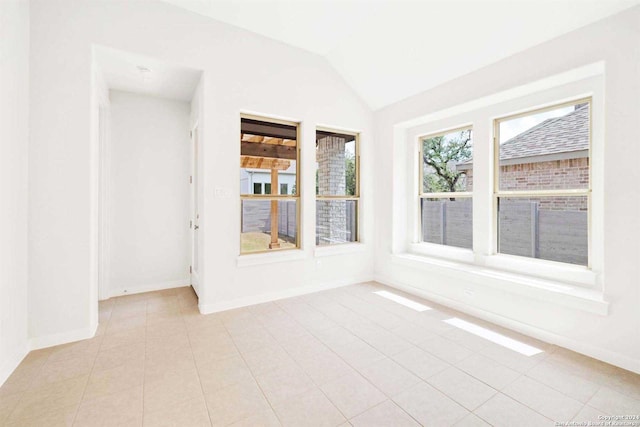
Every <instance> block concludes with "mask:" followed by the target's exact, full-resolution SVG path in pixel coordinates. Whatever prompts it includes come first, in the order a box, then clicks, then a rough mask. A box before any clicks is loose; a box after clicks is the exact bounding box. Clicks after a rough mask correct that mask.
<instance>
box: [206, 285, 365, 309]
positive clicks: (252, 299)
mask: <svg viewBox="0 0 640 427" xmlns="http://www.w3.org/2000/svg"><path fill="white" fill-rule="evenodd" d="M371 280H372V279H371V276H362V277H357V278H352V279H340V280H334V281H331V282H325V283H322V284H319V285H311V286H301V287H299V288H290V289H285V290H282V291H277V292H268V293H265V294H260V295H252V296H248V297H243V298H236V299H233V300H230V301H221V302H216V303H211V304H206V303H202V302H200V303H199V304H198V308H199V309H200V313H202V314H211V313H217V312H219V311H226V310H232V309H234V308H241V307H247V306H249V305H255V304H262V303H265V302H271V301H276V300H280V299H284V298H292V297H297V296H300V295H306V294H311V293H314V292H320V291H326V290H327V289H334V288H339V287H341V286H348V285H355V284H356V283H362V282H370V281H371Z"/></svg>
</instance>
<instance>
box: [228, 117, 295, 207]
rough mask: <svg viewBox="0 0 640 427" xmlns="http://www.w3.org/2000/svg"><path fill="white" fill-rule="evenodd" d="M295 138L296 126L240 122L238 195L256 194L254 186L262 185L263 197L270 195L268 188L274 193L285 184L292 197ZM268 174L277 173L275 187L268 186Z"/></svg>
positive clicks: (293, 188) (243, 120) (256, 121)
mask: <svg viewBox="0 0 640 427" xmlns="http://www.w3.org/2000/svg"><path fill="white" fill-rule="evenodd" d="M296 138H297V128H296V126H292V125H283V124H277V123H270V122H265V121H260V120H250V119H242V120H241V134H240V194H260V193H256V192H255V190H254V185H255V183H261V184H264V194H271V186H272V185H275V188H274V189H278V188H280V184H286V185H287V187H288V188H289V191H290V192H291V193H294V192H295V189H296V174H297V170H296V162H297V159H298V148H297V139H296ZM272 173H277V178H278V182H277V184H276V183H275V182H272V181H273V180H272V176H273V175H272ZM252 191H253V193H252ZM294 194H295V193H294Z"/></svg>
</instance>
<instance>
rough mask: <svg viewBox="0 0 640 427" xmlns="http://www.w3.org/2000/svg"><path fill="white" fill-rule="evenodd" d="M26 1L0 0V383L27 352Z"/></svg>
mask: <svg viewBox="0 0 640 427" xmlns="http://www.w3.org/2000/svg"><path fill="white" fill-rule="evenodd" d="M28 76H29V3H28V2H27V1H12V0H10V1H2V2H0V206H1V209H0V385H2V383H3V382H4V381H5V380H6V378H7V377H8V376H9V374H10V373H11V372H12V371H13V369H14V368H15V367H16V366H17V365H18V363H20V361H21V360H22V358H23V357H24V356H25V355H26V354H27V351H28V346H27V343H28V341H27V338H28V336H27V188H28V187H27V151H28V142H29V141H28V138H29V128H28V113H29V107H28V102H29V90H28V89H29V86H28V83H29V79H28Z"/></svg>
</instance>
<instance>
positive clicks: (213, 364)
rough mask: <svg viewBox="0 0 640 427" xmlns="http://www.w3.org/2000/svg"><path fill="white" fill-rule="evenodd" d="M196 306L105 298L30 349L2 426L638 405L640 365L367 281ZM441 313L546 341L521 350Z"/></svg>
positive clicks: (325, 419)
mask: <svg viewBox="0 0 640 427" xmlns="http://www.w3.org/2000/svg"><path fill="white" fill-rule="evenodd" d="M381 289H386V290H388V291H390V292H393V293H396V294H400V295H404V296H405V297H408V298H410V299H412V300H414V301H418V302H421V303H423V304H426V305H428V306H430V307H432V310H428V311H423V312H418V311H414V310H413V309H411V308H407V307H405V306H403V305H400V304H398V303H397V302H393V301H390V300H388V299H385V298H382V297H381V296H379V295H376V294H374V293H373V292H374V291H378V290H381ZM196 305H197V300H196V297H195V295H194V294H193V291H192V290H191V288H179V289H172V290H168V291H161V292H151V293H147V294H139V295H130V296H126V297H120V298H113V299H111V300H108V301H104V302H102V303H100V328H99V330H98V333H97V336H96V337H95V338H93V339H90V340H86V341H81V342H77V343H73V344H67V345H63V346H58V347H54V348H49V349H45V350H39V351H34V352H31V353H30V354H29V355H28V356H27V357H26V359H25V360H24V361H23V362H22V364H21V365H20V366H19V367H18V369H17V370H16V371H15V373H14V374H13V375H12V376H11V377H10V378H9V379H8V380H7V382H6V383H5V384H4V385H3V386H2V387H1V388H0V425H3V426H47V427H48V426H58V425H60V426H69V425H74V426H93V425H96V426H97V425H100V426H142V425H144V426H181V427H182V426H211V425H213V426H218V425H220V426H223V425H234V426H279V425H284V426H348V425H353V426H394V427H396V426H398V427H399V426H417V425H431V426H447V425H455V426H486V425H494V426H514V425H518V426H527V425H531V426H545V425H548V426H552V425H554V421H571V420H574V421H587V420H591V421H598V416H602V415H622V414H640V376H638V375H635V374H633V373H630V372H628V371H624V370H622V369H619V368H616V367H613V366H611V365H607V364H605V363H602V362H599V361H596V360H593V359H590V358H588V357H585V356H581V355H579V354H576V353H573V352H571V351H568V350H565V349H562V348H559V347H555V346H552V345H549V344H546V343H543V342H540V341H537V340H534V339H531V338H528V337H526V336H523V335H520V334H517V333H514V332H511V331H509V330H506V329H503V328H500V327H496V326H495V325H491V324H488V323H486V322H482V321H480V320H477V319H474V318H471V317H469V316H465V315H463V314H461V313H458V312H454V311H452V310H449V309H446V308H443V307H440V306H437V305H435V304H432V303H430V302H428V301H424V300H421V299H419V298H415V297H412V296H408V295H405V294H402V293H401V292H398V291H394V290H391V289H388V288H384V287H383V286H380V285H378V284H375V283H366V284H360V285H354V286H348V287H343V288H338V289H334V290H330V291H325V292H320V293H315V294H311V295H305V296H301V297H296V298H290V299H286V300H281V301H276V302H271V303H266V304H260V305H256V306H252V307H247V308H242V309H236V310H231V311H227V312H223V313H217V314H212V315H207V316H203V315H200V314H199V313H198V310H197V306H196ZM451 317H458V318H461V319H464V320H467V321H469V322H473V323H475V324H477V325H481V326H483V327H485V328H490V329H491V330H493V331H496V332H498V333H500V334H504V335H506V336H508V337H511V338H513V339H515V340H518V341H521V342H524V343H526V344H528V345H532V346H534V347H537V348H539V349H541V350H544V351H543V352H542V353H540V354H537V355H535V356H531V357H527V356H523V355H521V354H520V353H517V352H515V351H513V350H509V349H506V348H504V347H502V346H500V345H497V344H494V343H493V342H491V341H487V340H485V339H482V338H479V337H477V336H475V335H472V334H470V333H468V332H465V331H463V330H460V329H457V328H455V327H454V326H452V325H450V324H448V323H445V322H443V320H446V319H449V318H451Z"/></svg>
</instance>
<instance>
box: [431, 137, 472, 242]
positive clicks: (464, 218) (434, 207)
mask: <svg viewBox="0 0 640 427" xmlns="http://www.w3.org/2000/svg"><path fill="white" fill-rule="evenodd" d="M419 144H420V157H419V161H420V173H419V189H420V191H419V202H420V222H419V223H420V241H421V242H425V243H435V244H441V245H448V246H456V247H460V248H465V249H472V247H473V232H472V229H473V211H472V199H471V196H472V190H473V131H472V129H471V128H470V127H465V128H460V129H453V130H450V131H445V132H440V133H437V134H432V135H427V136H423V137H421V138H420V142H419Z"/></svg>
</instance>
